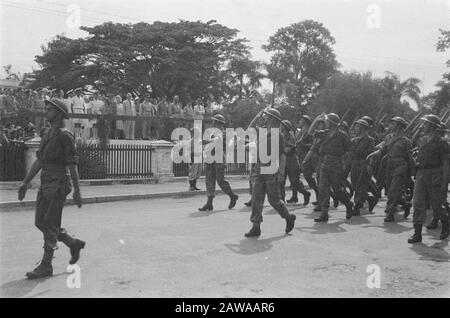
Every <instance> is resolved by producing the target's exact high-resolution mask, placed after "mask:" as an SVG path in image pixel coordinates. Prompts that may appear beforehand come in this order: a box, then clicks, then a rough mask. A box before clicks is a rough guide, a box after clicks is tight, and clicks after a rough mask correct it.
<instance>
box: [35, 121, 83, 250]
mask: <svg viewBox="0 0 450 318" xmlns="http://www.w3.org/2000/svg"><path fill="white" fill-rule="evenodd" d="M36 156H37V158H38V159H39V160H40V163H41V167H42V171H41V186H40V188H39V191H38V194H37V200H36V214H35V225H36V227H37V228H38V229H39V230H40V231H41V232H42V233H43V235H44V250H46V251H50V250H51V251H53V250H55V249H56V248H57V246H56V243H57V241H62V242H63V243H65V244H66V245H67V246H69V247H71V246H72V245H73V244H74V242H75V240H74V239H73V238H72V237H71V236H69V235H68V234H67V232H66V231H65V230H64V229H63V228H61V217H62V210H63V207H64V204H65V202H66V197H67V195H68V194H69V193H70V192H71V191H72V185H71V180H70V175H69V170H68V166H69V165H72V164H73V165H75V164H77V161H78V158H77V157H76V155H75V141H74V136H73V135H72V133H71V132H69V131H68V130H66V129H58V130H52V129H48V130H46V131H44V134H43V138H42V140H41V144H40V147H39V150H38V152H37V153H36Z"/></svg>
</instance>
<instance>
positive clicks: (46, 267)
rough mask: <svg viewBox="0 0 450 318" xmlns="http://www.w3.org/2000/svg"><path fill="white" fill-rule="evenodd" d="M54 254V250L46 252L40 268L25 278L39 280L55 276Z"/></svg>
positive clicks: (27, 274)
mask: <svg viewBox="0 0 450 318" xmlns="http://www.w3.org/2000/svg"><path fill="white" fill-rule="evenodd" d="M53 252H54V251H53V250H44V256H43V257H42V261H41V263H40V264H39V266H38V267H36V268H35V269H34V270H33V271H31V272H28V273H26V274H25V276H27V278H28V279H39V278H44V277H49V276H53V267H52V259H53Z"/></svg>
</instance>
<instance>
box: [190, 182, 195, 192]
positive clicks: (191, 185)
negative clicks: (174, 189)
mask: <svg viewBox="0 0 450 318" xmlns="http://www.w3.org/2000/svg"><path fill="white" fill-rule="evenodd" d="M189 191H195V188H194V181H193V180H189Z"/></svg>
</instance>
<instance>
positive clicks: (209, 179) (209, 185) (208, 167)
mask: <svg viewBox="0 0 450 318" xmlns="http://www.w3.org/2000/svg"><path fill="white" fill-rule="evenodd" d="M205 185H206V194H207V196H208V200H207V201H206V203H205V205H204V206H202V207H201V208H199V209H198V210H199V211H212V210H213V199H214V196H215V195H216V169H215V167H214V164H210V163H206V164H205Z"/></svg>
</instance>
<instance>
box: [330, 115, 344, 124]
mask: <svg viewBox="0 0 450 318" xmlns="http://www.w3.org/2000/svg"><path fill="white" fill-rule="evenodd" d="M327 120H328V121H329V122H331V123H333V124H335V125H339V123H340V121H341V119H340V118H339V116H338V115H336V114H335V113H329V114H328V115H327Z"/></svg>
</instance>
